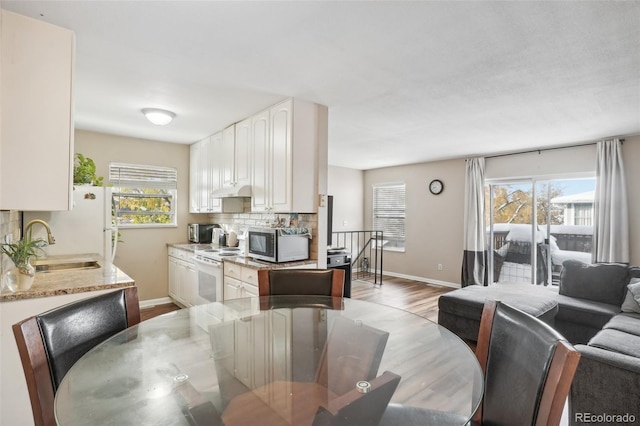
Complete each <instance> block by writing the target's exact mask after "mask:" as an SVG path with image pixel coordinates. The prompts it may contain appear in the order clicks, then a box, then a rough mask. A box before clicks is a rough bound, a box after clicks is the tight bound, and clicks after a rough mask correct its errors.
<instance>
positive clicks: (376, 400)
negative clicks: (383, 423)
mask: <svg viewBox="0 0 640 426" xmlns="http://www.w3.org/2000/svg"><path fill="white" fill-rule="evenodd" d="M368 383H369V385H370V388H369V389H368V392H366V393H363V392H361V391H360V390H359V389H357V388H356V387H353V388H352V389H351V390H350V391H349V392H347V393H345V394H344V395H342V396H340V397H338V398H335V399H333V400H331V401H329V402H328V404H327V405H328V407H323V406H320V407H319V408H318V411H317V413H316V416H315V417H314V419H313V426H350V425H377V424H378V422H380V418H381V417H382V414H383V413H384V410H385V408H386V407H387V405H388V404H389V401H390V400H391V397H392V396H393V393H394V392H395V391H396V388H397V387H398V384H399V383H400V376H398V375H397V374H394V373H391V372H389V371H385V372H384V373H383V374H382V375H381V376H380V377H376V378H375V379H373V380H371V381H370V382H368Z"/></svg>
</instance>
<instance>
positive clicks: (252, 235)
mask: <svg viewBox="0 0 640 426" xmlns="http://www.w3.org/2000/svg"><path fill="white" fill-rule="evenodd" d="M245 244H248V245H249V249H248V252H249V256H250V257H253V258H254V259H259V260H265V261H267V262H292V261H295V260H307V259H309V238H308V236H307V235H284V233H282V232H280V228H249V232H248V235H247V239H246V241H245Z"/></svg>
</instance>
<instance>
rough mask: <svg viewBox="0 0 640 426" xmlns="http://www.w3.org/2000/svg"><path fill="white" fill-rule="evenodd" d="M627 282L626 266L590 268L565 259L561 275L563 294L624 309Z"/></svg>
mask: <svg viewBox="0 0 640 426" xmlns="http://www.w3.org/2000/svg"><path fill="white" fill-rule="evenodd" d="M628 282H629V267H628V266H627V265H623V264H619V263H598V264H595V265H587V264H585V263H582V262H580V261H577V260H566V261H565V262H564V263H563V264H562V272H561V273H560V294H561V295H564V296H571V297H578V298H580V299H588V300H593V301H595V302H602V303H608V304H611V305H617V306H621V305H622V301H623V300H624V296H625V292H626V290H627V288H626V287H627V284H628Z"/></svg>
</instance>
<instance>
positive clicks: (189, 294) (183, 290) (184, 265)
mask: <svg viewBox="0 0 640 426" xmlns="http://www.w3.org/2000/svg"><path fill="white" fill-rule="evenodd" d="M190 259H191V253H190V252H189V251H187V250H180V249H176V248H173V247H170V248H169V258H168V261H169V297H171V298H172V299H173V300H174V302H176V303H177V304H178V305H180V306H183V307H189V306H194V305H195V304H196V303H195V302H196V299H197V297H198V275H197V271H196V270H195V267H194V266H193V262H191V260H190Z"/></svg>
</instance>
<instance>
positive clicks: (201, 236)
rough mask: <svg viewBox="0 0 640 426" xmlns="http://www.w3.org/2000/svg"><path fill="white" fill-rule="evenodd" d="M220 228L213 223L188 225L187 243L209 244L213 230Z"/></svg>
mask: <svg viewBox="0 0 640 426" xmlns="http://www.w3.org/2000/svg"><path fill="white" fill-rule="evenodd" d="M214 228H220V225H217V224H215V223H190V224H189V225H188V230H189V242H190V243H198V244H210V243H211V241H212V238H213V229H214Z"/></svg>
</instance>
